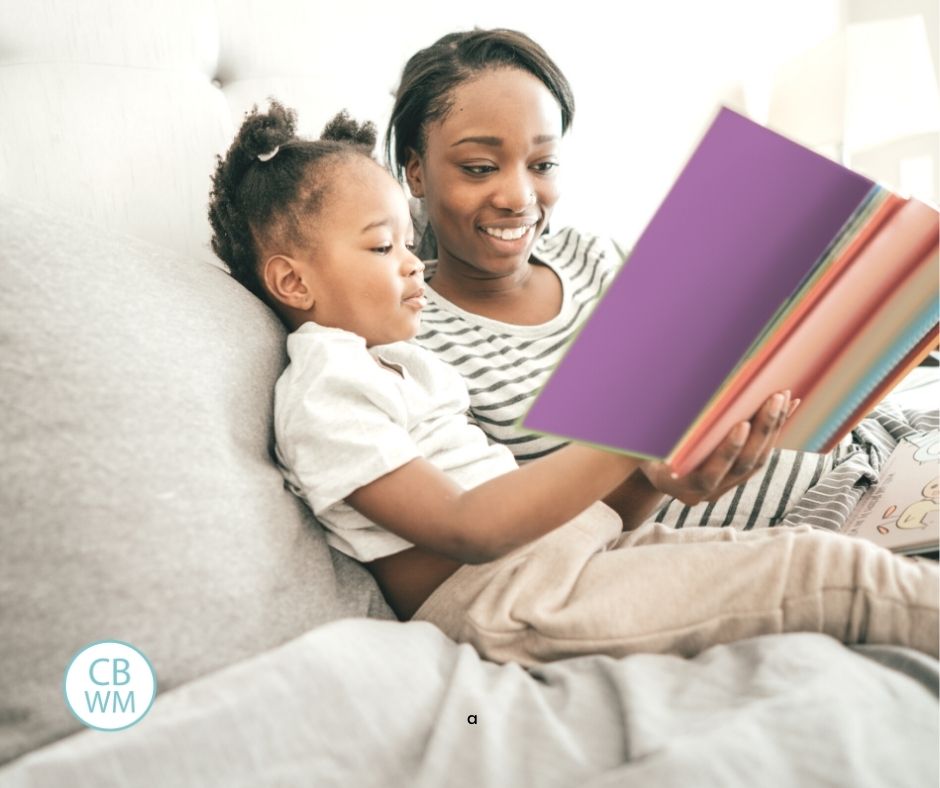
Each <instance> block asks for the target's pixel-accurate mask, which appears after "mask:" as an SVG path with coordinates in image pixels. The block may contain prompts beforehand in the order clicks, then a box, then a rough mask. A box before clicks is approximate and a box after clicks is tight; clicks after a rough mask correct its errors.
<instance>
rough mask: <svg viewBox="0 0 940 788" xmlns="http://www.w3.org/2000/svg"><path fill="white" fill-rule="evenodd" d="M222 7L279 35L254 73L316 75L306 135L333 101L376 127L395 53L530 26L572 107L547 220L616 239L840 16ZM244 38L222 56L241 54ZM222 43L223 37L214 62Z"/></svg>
mask: <svg viewBox="0 0 940 788" xmlns="http://www.w3.org/2000/svg"><path fill="white" fill-rule="evenodd" d="M232 4H235V5H241V6H243V7H244V13H247V14H251V15H252V16H253V17H255V19H253V21H252V25H251V26H249V27H251V28H252V29H254V30H257V31H258V35H259V36H261V37H262V38H264V39H267V40H275V39H276V38H280V40H281V41H282V46H280V47H278V48H276V49H272V50H271V51H268V52H266V53H264V60H263V61H262V60H259V61H258V63H257V68H258V70H259V73H262V72H267V73H271V72H278V71H285V70H290V69H289V68H288V66H289V65H290V64H289V63H287V62H286V61H287V59H292V58H294V57H296V55H297V53H299V52H303V53H304V55H303V57H304V65H303V68H304V70H305V71H307V72H308V73H309V74H310V76H311V78H316V79H318V80H320V81H321V82H322V84H321V91H322V90H324V89H325V90H326V91H327V93H328V95H327V96H326V98H324V100H323V101H322V112H321V113H320V115H319V116H317V117H314V116H311V115H310V113H309V112H308V114H307V115H306V116H305V117H302V118H301V123H302V125H303V126H304V127H305V130H306V131H308V132H314V131H317V130H319V127H320V126H322V123H323V122H324V121H325V120H326V119H327V118H328V117H329V116H330V115H331V114H332V113H333V112H335V111H336V110H337V109H339V108H342V107H344V106H345V107H349V109H350V111H351V112H353V113H354V114H358V115H359V116H361V117H368V118H372V119H374V120H376V121H377V122H379V123H380V125H381V126H383V127H384V122H385V120H386V118H387V115H388V111H389V109H390V106H391V98H390V93H391V91H392V90H393V89H394V87H395V85H396V83H397V78H398V75H399V74H400V71H401V68H402V66H403V65H404V62H405V60H406V59H407V57H408V56H409V55H410V54H411V53H412V52H414V51H415V50H416V49H418V48H420V47H423V46H427V45H428V44H430V43H432V42H433V41H434V40H435V39H436V38H438V37H439V36H441V35H443V34H445V33H447V32H451V31H453V30H459V29H467V28H470V27H473V26H475V25H476V26H480V27H496V26H501V27H515V28H517V29H520V30H522V31H524V32H526V33H528V34H529V35H530V36H532V37H533V38H534V39H535V40H536V41H538V42H539V43H540V44H542V46H543V47H545V49H546V50H547V51H548V52H549V54H550V55H551V56H552V57H553V58H554V59H555V60H556V61H557V62H558V64H559V65H560V66H561V68H562V70H563V71H564V72H565V74H566V75H567V76H568V78H569V80H570V81H571V83H572V87H573V89H574V92H575V97H576V101H577V113H576V117H575V123H574V127H573V129H572V131H571V133H570V136H569V139H568V140H567V143H566V149H565V151H564V156H565V159H564V164H563V169H564V178H565V182H564V183H565V193H564V197H563V199H562V202H561V203H559V206H558V209H557V212H556V225H558V224H562V223H573V224H577V225H578V226H579V227H581V228H583V229H586V230H594V231H598V232H605V233H609V234H613V235H616V236H618V237H620V238H622V239H623V240H625V241H627V242H632V241H633V240H634V239H635V237H636V235H637V234H638V233H639V232H640V231H641V230H642V228H643V226H644V225H645V223H646V222H647V220H648V219H649V217H650V216H651V215H652V213H653V211H654V210H655V208H656V207H657V205H658V203H659V201H660V200H661V199H662V197H663V196H664V195H665V191H666V189H667V188H668V186H669V185H670V183H671V182H672V179H673V177H674V176H675V174H676V173H677V171H678V169H679V168H680V167H681V165H682V164H683V163H684V161H685V159H686V158H687V156H688V154H689V152H690V150H691V148H692V146H693V145H694V143H695V142H696V141H697V140H698V138H699V135H700V134H701V132H702V130H703V128H704V127H705V126H706V125H707V123H708V122H709V121H710V120H711V118H712V116H713V115H714V113H715V111H716V109H717V106H718V103H719V102H721V101H725V102H726V103H729V104H731V105H732V106H734V107H735V108H737V109H742V110H743V109H746V108H747V106H748V104H746V103H745V97H747V98H748V99H749V102H750V106H751V107H752V108H756V109H755V110H754V111H755V113H756V114H759V113H760V111H761V108H762V107H763V108H764V110H766V101H767V100H768V99H769V85H770V79H771V77H772V74H773V71H774V69H775V68H776V67H777V65H779V63H781V62H783V61H784V60H786V59H787V58H790V57H792V56H794V55H795V54H796V53H798V52H800V51H803V50H805V49H807V48H808V47H810V46H812V45H813V44H814V43H816V42H818V41H820V40H822V39H823V38H825V37H826V36H827V35H829V34H831V33H833V32H834V31H836V30H837V29H838V28H839V27H840V25H841V23H842V15H843V12H842V8H841V3H840V0H791V1H790V2H786V3H784V2H770V1H769V0H712V1H711V2H708V3H702V2H700V0H674V1H673V2H670V3H662V2H659V3H654V2H624V3H611V2H609V0H581V2H574V3H572V2H567V3H560V2H553V1H549V2H542V3H538V4H533V3H509V2H506V0H478V1H477V2H475V3H472V4H460V5H453V6H452V5H448V4H443V3H439V2H431V1H430V0H408V2H399V3H394V4H392V3H388V2H385V1H383V0H365V1H360V2H350V3H345V4H343V3H335V4H334V3H331V4H330V11H329V17H328V19H324V18H323V17H322V16H321V14H320V13H319V12H318V11H317V10H316V9H315V8H314V7H313V6H312V5H310V4H307V5H304V4H303V3H300V4H297V5H296V6H295V8H294V10H293V11H291V12H290V13H288V12H286V11H280V12H279V11H277V10H265V9H271V8H274V9H276V8H277V7H278V6H279V5H281V4H279V3H272V2H270V1H268V2H265V1H264V0H226V2H225V5H232ZM402 9H404V11H403V10H402ZM275 27H279V28H280V32H279V33H275V31H274V28H275ZM269 29H270V32H266V31H267V30H269ZM246 43H247V42H244V43H243V44H242V45H238V44H237V42H236V45H235V46H234V47H232V50H231V51H233V52H243V51H248V49H247V46H246V45H245V44H246ZM227 48H228V47H227V45H226V43H225V31H223V50H222V51H223V58H224V53H225V52H226V50H227ZM293 67H294V68H296V63H295V64H294V65H293ZM241 69H242V71H243V70H244V63H242V64H241ZM223 71H224V59H223ZM246 87H248V86H246V85H244V84H242V85H240V88H239V89H240V90H245V89H246ZM285 91H286V93H287V95H285V96H284V100H285V101H289V100H290V95H289V93H290V89H289V88H288V87H287V86H285ZM249 98H250V99H253V100H261V99H263V98H264V96H259V95H254V96H251V97H249V95H248V94H246V96H245V101H244V102H242V104H245V103H250V100H249ZM236 105H237V106H240V105H239V104H238V102H236ZM759 119H761V120H763V118H759Z"/></svg>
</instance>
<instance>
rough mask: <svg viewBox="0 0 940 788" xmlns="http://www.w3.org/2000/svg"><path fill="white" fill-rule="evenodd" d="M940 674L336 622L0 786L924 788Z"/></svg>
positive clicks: (743, 646) (857, 660) (933, 768)
mask: <svg viewBox="0 0 940 788" xmlns="http://www.w3.org/2000/svg"><path fill="white" fill-rule="evenodd" d="M937 681H938V673H937V663H936V662H934V661H932V660H929V659H927V658H926V657H923V656H921V655H919V654H916V653H914V652H911V651H906V650H903V649H897V648H887V647H861V648H858V649H855V650H852V649H847V648H845V647H843V646H842V645H840V644H839V643H837V642H836V641H834V640H831V639H829V638H827V637H825V636H822V635H813V634H793V635H772V636H766V637H761V638H755V639H752V640H747V641H742V642H740V643H736V644H732V645H729V646H717V647H715V648H712V649H709V650H708V651H706V652H704V653H703V654H701V655H699V656H698V657H696V658H695V659H691V660H683V659H680V658H677V657H670V656H654V655H637V656H633V657H628V658H625V659H620V660H615V659H611V658H608V657H586V658H582V659H576V660H568V661H565V662H560V663H556V664H553V665H549V666H547V667H543V668H540V669H538V670H534V671H531V672H527V671H524V670H522V669H521V668H519V667H518V666H516V665H503V666H499V665H495V664H492V663H488V662H484V661H482V660H481V659H480V658H479V657H478V656H477V654H476V652H474V651H473V649H472V648H470V647H469V646H458V645H455V644H454V643H452V642H451V641H449V640H448V639H447V638H445V637H444V636H443V635H442V634H441V633H440V632H439V631H438V630H436V629H435V628H434V627H432V626H431V625H429V624H425V623H420V622H412V623H407V624H399V623H395V622H388V621H374V620H366V619H350V620H345V621H339V622H336V623H333V624H329V625H326V626H324V627H321V628H319V629H316V630H313V631H311V632H309V633H308V634H306V635H305V636H303V637H301V638H299V639H297V640H294V641H292V642H290V643H287V644H285V645H284V646H282V647H280V648H277V649H274V650H272V651H269V652H267V653H265V654H262V655H261V656H259V657H256V658H254V659H251V660H247V661H245V662H241V663H238V664H236V665H234V666H231V667H229V668H227V669H225V670H223V671H219V672H217V673H215V674H212V675H210V676H207V677H205V678H204V679H202V680H199V681H195V682H192V683H191V684H188V685H186V686H184V687H181V688H179V689H176V690H174V691H172V692H168V693H166V694H164V695H162V696H160V695H158V697H157V700H156V702H155V704H154V706H153V708H152V709H151V711H150V713H149V714H148V716H146V717H145V718H144V719H143V720H142V721H141V722H140V723H139V724H138V725H136V726H134V727H132V728H130V729H127V730H125V731H121V732H118V733H101V732H97V731H85V732H82V733H80V734H78V735H76V736H73V737H71V738H68V739H65V740H63V741H60V742H58V743H56V744H53V745H50V746H48V747H46V748H44V749H41V750H39V751H37V752H34V753H32V754H30V755H28V756H26V757H24V758H21V759H19V760H18V761H14V762H13V763H11V764H9V765H8V766H7V767H6V768H5V769H3V770H0V786H3V787H4V788H8V787H16V788H20V787H24V786H61V785H69V786H74V787H75V788H81V787H82V786H88V787H89V788H91V786H94V788H107V787H108V786H122V787H124V786H135V785H146V786H163V785H165V786H174V788H183V787H184V786H200V787H202V786H210V785H224V786H253V787H254V786H273V785H277V786H311V785H316V786H332V785H336V786H372V785H375V786H383V788H389V786H429V787H433V788H438V787H439V786H449V787H450V786H556V785H557V786H570V785H590V786H608V785H610V786H612V785H625V784H630V785H651V786H652V785H655V786H657V788H662V787H664V786H677V787H679V786H681V788H687V786H693V785H694V786H696V788H705V787H706V786H716V788H717V787H718V786H720V788H728V787H729V786H739V785H740V786H755V785H760V786H800V787H801V788H804V787H805V786H814V785H851V786H853V787H855V788H858V787H859V786H879V788H880V786H884V785H892V786H934V785H937V783H938V704H937ZM471 715H473V716H471ZM474 717H475V720H476V722H475V724H473V723H472V720H473V719H474Z"/></svg>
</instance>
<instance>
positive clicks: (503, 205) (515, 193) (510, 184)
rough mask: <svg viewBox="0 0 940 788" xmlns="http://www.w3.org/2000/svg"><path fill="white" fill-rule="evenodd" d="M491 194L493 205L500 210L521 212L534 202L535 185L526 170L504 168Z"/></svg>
mask: <svg viewBox="0 0 940 788" xmlns="http://www.w3.org/2000/svg"><path fill="white" fill-rule="evenodd" d="M502 176H503V177H501V178H500V179H499V180H498V182H497V189H496V192H495V193H494V194H493V205H494V206H495V207H497V208H500V209H502V210H507V211H512V212H513V213H521V212H522V211H524V210H525V209H526V208H528V207H529V206H530V205H534V204H535V202H536V197H535V186H534V185H533V183H532V179H531V177H530V175H529V172H528V170H525V171H524V172H517V171H514V170H504V171H503V173H502Z"/></svg>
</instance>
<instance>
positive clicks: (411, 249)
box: [405, 241, 418, 254]
mask: <svg viewBox="0 0 940 788" xmlns="http://www.w3.org/2000/svg"><path fill="white" fill-rule="evenodd" d="M417 248H418V247H417V246H415V243H414V241H412V242H411V243H409V244H405V249H407V250H408V251H409V252H411V253H412V254H414V253H415V249H417Z"/></svg>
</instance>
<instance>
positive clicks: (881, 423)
mask: <svg viewBox="0 0 940 788" xmlns="http://www.w3.org/2000/svg"><path fill="white" fill-rule="evenodd" d="M938 426H940V411H935V410H925V411H917V410H911V409H905V408H901V407H899V406H898V405H896V404H894V403H891V402H883V403H881V404H880V405H879V406H878V407H877V408H876V409H875V410H874V411H873V412H872V413H871V414H869V416H868V417H867V418H866V419H864V420H863V421H862V422H861V423H860V424H859V425H858V426H857V427H856V428H855V429H854V430H853V431H852V432H851V434H849V435H847V436H846V438H845V439H844V440H843V441H842V442H841V443H840V444H839V445H838V446H837V447H836V448H835V449H834V450H833V451H832V452H831V453H830V454H813V453H810V452H795V451H787V450H779V451H775V452H773V453H772V454H771V456H770V458H769V460H768V462H767V464H766V465H765V466H764V468H763V469H762V470H761V471H760V472H759V473H757V474H756V475H754V476H753V477H751V478H750V479H749V480H748V481H747V483H746V484H743V485H741V486H740V487H737V488H736V489H734V490H730V491H729V492H727V493H726V494H725V495H723V496H722V497H721V498H719V499H718V500H717V501H714V502H712V503H700V504H696V505H695V506H685V505H683V504H682V503H681V502H680V501H678V500H676V499H675V498H672V499H670V500H669V501H667V502H666V503H664V504H663V505H662V506H661V507H660V508H659V509H658V510H657V511H656V512H655V513H654V514H653V515H652V516H651V517H650V519H651V520H653V521H655V522H658V523H665V524H667V525H671V526H672V527H674V528H690V527H700V526H716V527H732V528H740V529H744V530H749V529H751V528H765V527H772V526H775V525H802V524H808V525H813V526H816V527H818V528H827V529H830V530H834V531H838V530H841V528H842V526H843V524H844V523H845V521H846V518H847V517H848V516H849V513H850V512H851V511H852V509H854V508H855V505H856V504H857V503H858V501H859V498H861V497H862V495H863V494H864V492H865V490H866V489H867V488H868V487H869V486H870V485H871V484H874V483H875V482H877V481H878V473H879V471H880V470H881V467H882V465H883V464H884V463H885V461H886V460H887V459H888V457H889V456H890V454H891V452H892V451H894V448H895V446H897V445H898V443H900V441H902V440H903V439H904V438H906V437H907V436H908V435H913V434H916V433H920V432H926V431H929V430H933V429H937V427H938Z"/></svg>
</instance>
